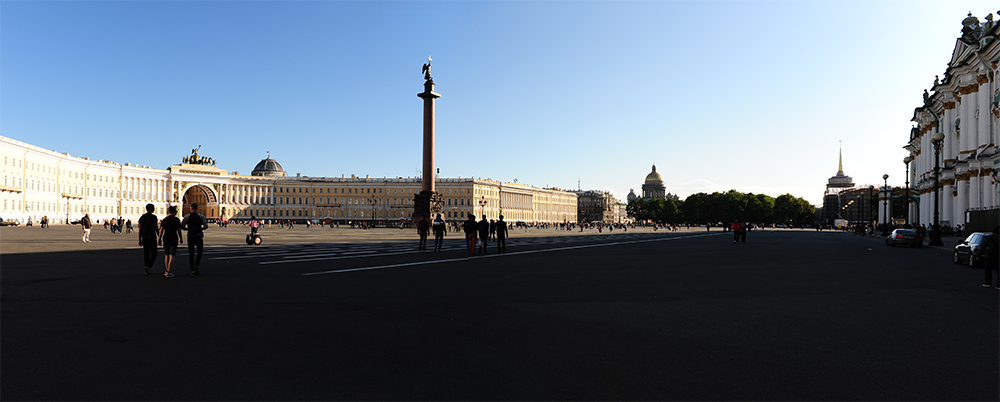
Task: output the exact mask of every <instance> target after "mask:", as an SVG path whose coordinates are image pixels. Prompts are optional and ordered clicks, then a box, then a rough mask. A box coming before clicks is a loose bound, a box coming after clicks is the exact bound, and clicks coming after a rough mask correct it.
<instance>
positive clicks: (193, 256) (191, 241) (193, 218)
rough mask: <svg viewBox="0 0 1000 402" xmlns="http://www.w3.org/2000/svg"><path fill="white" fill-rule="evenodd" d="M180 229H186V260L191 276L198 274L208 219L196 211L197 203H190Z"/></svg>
mask: <svg viewBox="0 0 1000 402" xmlns="http://www.w3.org/2000/svg"><path fill="white" fill-rule="evenodd" d="M181 229H184V230H187V231H188V262H189V263H190V264H191V276H198V265H199V264H201V253H202V252H203V251H204V249H205V229H208V219H207V218H205V215H202V214H199V213H198V204H191V213H189V214H187V215H185V216H184V220H182V221H181Z"/></svg>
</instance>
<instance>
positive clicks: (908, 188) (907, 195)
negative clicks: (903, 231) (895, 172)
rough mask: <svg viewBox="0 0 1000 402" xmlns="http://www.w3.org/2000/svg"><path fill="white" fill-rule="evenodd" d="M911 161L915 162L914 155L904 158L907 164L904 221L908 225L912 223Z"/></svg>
mask: <svg viewBox="0 0 1000 402" xmlns="http://www.w3.org/2000/svg"><path fill="white" fill-rule="evenodd" d="M910 162H913V157H912V156H907V157H905V158H903V163H904V164H906V215H904V218H905V221H904V222H905V223H906V225H907V226H909V225H910Z"/></svg>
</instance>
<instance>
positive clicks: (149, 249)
mask: <svg viewBox="0 0 1000 402" xmlns="http://www.w3.org/2000/svg"><path fill="white" fill-rule="evenodd" d="M153 209H154V207H153V204H146V213H145V214H143V215H142V216H140V217H139V247H142V264H143V265H142V267H143V269H145V270H146V275H149V269H150V268H152V267H153V264H155V263H156V243H157V233H158V232H159V230H158V228H157V227H156V222H157V219H156V215H153Z"/></svg>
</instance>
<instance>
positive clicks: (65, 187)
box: [0, 137, 577, 223]
mask: <svg viewBox="0 0 1000 402" xmlns="http://www.w3.org/2000/svg"><path fill="white" fill-rule="evenodd" d="M0 158H3V161H2V163H3V164H2V165H0V167H2V169H3V186H2V187H0V198H2V204H0V207H2V209H0V218H2V219H4V220H8V219H15V220H18V221H21V222H25V221H27V220H28V219H31V220H33V221H36V222H37V221H38V220H39V219H40V218H41V217H42V216H47V217H48V218H49V220H50V222H52V223H65V222H72V221H75V220H78V219H80V217H81V216H83V214H85V213H89V214H90V216H91V218H92V219H98V220H101V221H103V220H104V219H111V218H118V217H124V218H125V219H132V220H133V221H134V220H136V219H137V218H138V217H139V216H140V215H141V214H142V213H143V212H144V208H145V205H146V204H148V203H152V204H153V205H154V206H155V207H156V211H155V213H156V214H157V215H160V216H163V215H165V214H166V209H167V207H168V206H170V205H174V206H178V207H180V208H182V211H183V213H187V211H189V210H190V207H189V206H190V205H191V204H192V203H198V204H199V205H201V206H204V207H200V208H199V209H200V212H202V213H204V214H205V216H207V217H209V218H213V219H237V220H239V219H246V218H249V217H250V216H256V217H258V218H262V219H294V220H305V219H309V220H320V221H327V220H331V221H337V222H344V223H346V222H348V221H373V220H374V221H386V222H391V221H399V220H407V219H410V216H411V215H412V214H413V196H414V195H415V194H417V193H419V191H420V186H421V180H420V178H402V177H398V178H370V177H355V176H354V175H351V177H333V178H331V177H304V176H298V175H296V176H295V177H290V176H286V174H285V171H284V170H283V169H282V167H281V165H280V164H279V163H278V162H277V161H275V160H274V159H271V158H267V159H264V160H262V161H261V162H260V163H258V164H257V166H256V167H255V168H254V170H253V171H252V172H251V174H250V175H249V176H246V175H240V174H239V173H237V172H228V171H226V170H224V169H221V168H218V167H216V166H214V161H212V160H211V159H209V158H205V157H199V156H198V154H197V150H193V151H192V155H191V156H189V157H185V158H184V163H179V164H175V165H171V166H170V167H168V168H166V169H154V168H150V167H148V166H137V165H133V164H128V163H126V164H124V165H123V164H120V163H116V162H111V161H107V160H96V161H95V160H90V159H89V158H80V157H74V156H71V155H69V154H66V153H59V152H56V151H52V150H48V149H44V148H41V147H38V146H34V145H31V144H27V143H24V142H21V141H17V140H14V139H10V138H6V137H0ZM435 186H436V188H437V190H438V191H439V192H440V193H441V195H442V200H443V211H442V215H443V216H444V218H446V219H450V220H456V219H462V220H464V219H465V217H466V215H467V214H469V213H474V214H475V215H476V216H477V218H481V217H482V215H484V214H485V215H486V216H487V218H488V219H496V218H497V217H498V216H499V215H500V214H503V215H504V220H506V221H508V222H525V223H565V222H576V220H577V195H576V194H575V193H572V192H568V191H563V190H560V189H557V188H536V187H532V186H529V185H524V184H518V183H502V182H498V181H494V180H489V179H475V178H441V179H437V181H436V184H435Z"/></svg>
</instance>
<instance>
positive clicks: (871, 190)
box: [865, 186, 877, 235]
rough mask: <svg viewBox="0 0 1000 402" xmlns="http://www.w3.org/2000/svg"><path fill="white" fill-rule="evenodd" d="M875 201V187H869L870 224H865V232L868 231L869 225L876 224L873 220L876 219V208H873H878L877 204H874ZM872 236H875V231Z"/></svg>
mask: <svg viewBox="0 0 1000 402" xmlns="http://www.w3.org/2000/svg"><path fill="white" fill-rule="evenodd" d="M874 199H875V186H868V222H865V230H868V225H871V224H872V223H874V222H875V219H872V218H874V217H875V212H874V208H872V207H875V206H877V205H876V204H875V203H873V202H872V201H874ZM872 234H873V235H874V234H875V230H874V229H873V230H872Z"/></svg>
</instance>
